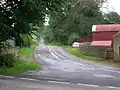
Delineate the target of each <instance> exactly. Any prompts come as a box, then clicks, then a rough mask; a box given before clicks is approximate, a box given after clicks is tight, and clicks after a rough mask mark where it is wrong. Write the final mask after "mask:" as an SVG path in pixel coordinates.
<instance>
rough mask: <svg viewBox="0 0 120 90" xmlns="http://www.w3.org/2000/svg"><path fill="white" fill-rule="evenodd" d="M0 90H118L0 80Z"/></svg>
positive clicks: (113, 89) (44, 82)
mask: <svg viewBox="0 0 120 90" xmlns="http://www.w3.org/2000/svg"><path fill="white" fill-rule="evenodd" d="M0 90H119V89H117V88H110V87H95V86H84V85H75V84H67V85H66V84H61V83H59V84H58V83H54V82H46V81H27V80H19V79H5V78H2V79H0Z"/></svg>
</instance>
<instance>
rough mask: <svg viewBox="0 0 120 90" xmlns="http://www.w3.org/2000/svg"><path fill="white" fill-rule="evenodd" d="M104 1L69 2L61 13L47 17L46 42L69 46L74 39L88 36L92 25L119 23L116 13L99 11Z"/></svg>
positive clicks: (119, 16)
mask: <svg viewBox="0 0 120 90" xmlns="http://www.w3.org/2000/svg"><path fill="white" fill-rule="evenodd" d="M105 2H106V0H75V1H74V0H70V1H69V3H67V4H66V6H65V7H62V9H61V11H59V12H57V13H53V14H51V15H50V16H49V18H50V21H49V26H47V28H46V29H45V30H44V31H43V35H44V38H45V41H46V42H49V43H61V44H71V43H72V41H73V40H74V39H75V38H78V37H84V36H90V35H91V31H92V30H91V29H92V25H94V24H109V23H111V24H115V23H120V15H119V14H118V13H116V12H109V13H107V14H105V13H103V12H102V11H101V7H102V5H103V3H105Z"/></svg>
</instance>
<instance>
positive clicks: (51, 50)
mask: <svg viewBox="0 0 120 90" xmlns="http://www.w3.org/2000/svg"><path fill="white" fill-rule="evenodd" d="M48 49H49V51H50V53H51V54H52V55H53V56H54V57H55V58H57V59H59V58H58V56H56V55H55V54H54V53H53V52H52V50H51V49H50V47H49V46H48Z"/></svg>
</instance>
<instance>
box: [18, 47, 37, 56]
mask: <svg viewBox="0 0 120 90" xmlns="http://www.w3.org/2000/svg"><path fill="white" fill-rule="evenodd" d="M36 46H37V45H32V46H30V47H23V48H21V49H20V56H21V57H26V58H27V57H32V56H33V51H34V49H35V47H36Z"/></svg>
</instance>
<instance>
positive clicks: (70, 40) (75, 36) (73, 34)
mask: <svg viewBox="0 0 120 90" xmlns="http://www.w3.org/2000/svg"><path fill="white" fill-rule="evenodd" d="M76 38H79V35H78V34H77V33H72V34H71V35H70V36H68V45H72V43H73V41H74V40H75V39H76Z"/></svg>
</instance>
